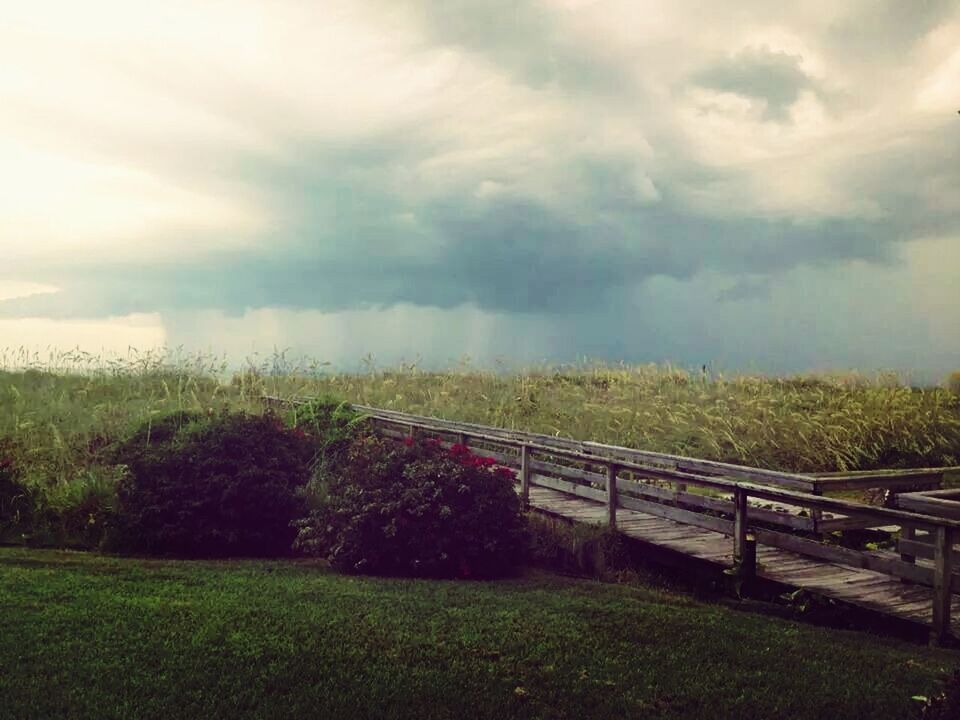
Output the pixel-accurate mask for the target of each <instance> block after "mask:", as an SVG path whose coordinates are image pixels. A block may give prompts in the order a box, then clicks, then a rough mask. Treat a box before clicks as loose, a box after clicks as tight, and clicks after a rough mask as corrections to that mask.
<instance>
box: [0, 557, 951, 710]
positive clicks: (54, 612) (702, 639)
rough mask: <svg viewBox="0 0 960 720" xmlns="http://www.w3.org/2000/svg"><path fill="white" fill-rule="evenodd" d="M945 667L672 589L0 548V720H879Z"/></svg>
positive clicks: (915, 649) (912, 651)
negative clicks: (353, 573)
mask: <svg viewBox="0 0 960 720" xmlns="http://www.w3.org/2000/svg"><path fill="white" fill-rule="evenodd" d="M955 662H956V655H955V654H954V653H951V652H946V651H936V650H929V649H927V648H925V647H921V646H917V645H912V644H906V643H903V642H900V641H896V640H892V639H884V638H879V637H875V636H872V635H868V634H864V633H851V632H847V631H839V630H831V629H826V628H819V627H813V626H809V625H803V624H799V623H795V622H790V621H784V620H779V619H773V618H768V617H764V616H761V615H757V614H751V613H743V612H738V611H735V610H731V609H727V608H724V607H721V606H717V605H710V604H705V603H700V602H695V601H692V600H690V599H688V598H685V597H682V596H676V595H673V594H671V593H668V592H663V591H654V590H650V589H646V588H640V587H630V586H624V585H602V584H597V583H594V582H590V581H583V580H572V579H568V578H561V577H556V576H548V575H541V574H532V575H528V576H525V577H522V578H515V579H510V580H504V581H496V582H489V583H471V582H445V581H418V580H391V579H377V578H366V577H349V576H342V575H335V574H331V573H329V572H327V571H325V570H323V569H322V568H319V567H317V566H315V565H313V564H310V563H304V562H289V561H281V562H266V561H252V560H251V561H231V562H229V563H227V562H210V561H193V562H185V561H156V560H150V561H144V560H132V559H114V558H107V557H102V556H96V555H85V554H80V553H71V552H60V551H36V550H33V551H30V550H23V549H11V548H7V549H0V669H2V672H0V697H2V698H3V703H0V718H16V719H17V720H31V719H33V718H37V719H39V718H51V717H71V718H77V719H78V720H82V719H84V718H97V719H98V720H101V719H103V720H106V719H109V718H129V717H137V718H143V719H144V720H147V719H149V718H162V719H163V720H173V719H175V718H197V717H203V718H254V717H257V718H267V717H337V718H347V719H349V718H370V717H377V718H398V717H417V718H459V717H471V718H497V720H506V719H507V718H534V717H541V718H611V717H647V718H661V719H665V720H666V719H679V718H691V719H694V718H703V717H710V718H718V719H722V718H742V717H753V718H791V720H804V719H806V718H815V719H817V720H819V719H820V718H825V717H842V718H869V719H870V720H884V719H886V718H890V719H894V718H895V719H897V720H903V718H909V717H914V716H916V713H917V710H918V708H917V706H918V705H919V703H918V702H917V701H915V700H912V699H911V698H912V697H913V696H935V695H936V694H937V693H938V691H939V689H940V685H939V682H938V678H939V676H940V674H941V672H943V671H945V670H946V669H947V668H952V666H953V665H954V664H955Z"/></svg>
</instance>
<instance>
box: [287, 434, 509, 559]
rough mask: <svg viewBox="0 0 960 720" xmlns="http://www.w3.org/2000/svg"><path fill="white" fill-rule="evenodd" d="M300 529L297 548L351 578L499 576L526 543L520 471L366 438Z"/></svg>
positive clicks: (433, 447)
mask: <svg viewBox="0 0 960 720" xmlns="http://www.w3.org/2000/svg"><path fill="white" fill-rule="evenodd" d="M298 525H299V527H300V532H299V535H298V538H297V543H296V545H297V547H298V548H300V549H301V550H303V551H305V552H307V553H310V554H316V555H322V556H325V557H326V558H327V559H329V560H330V562H331V564H332V565H333V566H334V567H335V568H337V569H339V570H341V571H344V572H356V573H367V574H375V575H409V576H417V577H477V578H480V577H494V576H499V575H503V574H506V573H509V572H510V571H511V570H512V569H513V568H514V567H515V566H516V565H517V564H518V562H519V561H520V560H521V559H522V556H523V551H524V547H525V531H524V523H523V517H522V515H521V512H520V500H519V498H518V496H517V494H516V492H515V491H514V487H513V473H512V471H510V470H509V469H506V468H500V467H496V466H495V465H494V464H493V463H492V461H489V460H488V459H485V458H478V457H476V456H475V455H473V454H471V453H470V452H469V450H467V449H466V448H464V447H462V446H454V448H453V449H452V450H449V451H448V450H444V449H443V448H442V447H441V446H440V445H439V443H437V442H435V441H430V440H427V441H423V442H416V443H415V442H412V441H410V442H408V443H407V444H399V443H394V442H391V441H388V440H384V439H382V438H378V437H374V436H363V437H360V438H358V439H357V440H355V441H354V442H353V443H352V444H351V445H350V448H349V450H348V451H347V453H346V457H345V458H344V461H343V462H342V464H341V465H340V467H339V468H338V471H337V473H336V475H335V476H333V477H331V478H330V486H329V493H328V495H327V497H326V499H325V502H324V503H323V504H322V505H321V506H320V507H319V508H317V509H316V510H314V511H313V512H312V513H310V515H309V516H308V517H307V518H306V519H305V520H303V521H301V522H300V523H298Z"/></svg>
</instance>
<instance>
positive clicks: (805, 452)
mask: <svg viewBox="0 0 960 720" xmlns="http://www.w3.org/2000/svg"><path fill="white" fill-rule="evenodd" d="M3 366H6V367H8V368H11V369H10V370H7V371H0V456H2V459H3V461H4V462H9V463H10V465H11V467H15V468H16V471H17V475H16V483H17V487H18V488H19V490H18V491H17V498H18V499H17V500H16V503H17V504H18V506H19V511H18V512H19V513H20V514H19V516H18V517H19V518H21V520H22V519H23V518H24V517H26V515H25V513H27V512H28V510H27V508H26V504H29V506H30V512H31V513H32V516H31V517H32V519H31V521H30V523H29V524H28V525H29V526H25V525H24V524H23V522H19V523H18V524H16V525H14V524H13V523H11V522H10V521H0V523H4V524H0V533H5V535H4V536H5V537H6V539H7V540H8V541H9V540H11V539H13V540H17V539H20V540H24V541H28V542H32V543H34V544H41V545H42V544H55V545H68V546H77V547H93V546H96V545H97V544H98V543H100V542H102V541H103V538H104V537H105V535H106V533H107V531H108V529H109V528H108V527H107V525H108V521H109V518H110V517H111V513H113V512H115V510H116V504H117V486H118V484H119V483H120V482H121V480H122V477H123V474H122V472H120V471H119V470H118V467H120V466H118V465H117V464H116V462H114V460H115V459H114V458H111V456H110V453H109V452H108V451H109V449H110V448H112V447H115V446H116V445H117V444H118V443H120V442H122V441H123V440H125V439H126V438H128V437H130V436H131V435H132V434H133V433H135V432H136V431H137V428H140V427H147V428H153V429H152V430H151V432H156V431H157V428H156V427H155V425H156V423H157V422H158V419H159V418H163V417H168V416H171V413H183V414H184V415H183V416H182V417H183V418H187V417H188V416H189V417H194V418H196V417H208V416H211V415H213V416H218V415H220V414H221V413H222V412H223V411H225V410H230V411H243V412H247V413H252V414H258V413H260V412H262V410H263V406H262V403H261V396H262V394H263V393H265V392H266V393H273V394H279V395H283V396H292V395H300V396H320V397H324V398H329V397H336V398H341V399H343V400H346V401H349V402H358V403H364V404H368V405H373V406H380V407H386V408H393V409H399V410H407V411H412V412H416V413H421V414H425V415H435V416H438V417H444V418H448V419H459V420H466V421H472V422H479V423H488V424H492V425H497V426H501V427H507V428H517V429H527V430H533V431H537V432H545V433H549V434H557V435H563V436H568V437H574V438H589V439H593V440H598V441H603V442H610V443H617V444H624V445H629V446H632V447H638V448H645V449H650V450H656V451H662V452H669V453H677V454H684V455H694V456H699V457H704V458H709V459H716V460H723V461H729V462H736V463H743V464H747V465H757V466H763V467H769V468H775V469H782V470H793V471H801V472H819V471H835V470H858V469H872V468H878V467H910V466H913V467H925V466H932V465H958V464H960V394H957V393H955V392H953V391H951V389H949V388H948V387H925V388H917V387H910V386H908V385H906V384H904V383H902V382H901V381H900V380H899V379H898V378H896V377H895V376H892V375H878V376H876V377H873V378H867V377H864V376H861V375H857V374H847V375H833V376H796V377H785V378H764V377H757V376H747V375H742V376H733V377H723V376H719V375H716V376H711V375H707V374H704V373H687V372H684V371H682V370H678V369H676V368H671V367H655V366H640V367H629V366H578V367H558V368H540V369H534V370H530V371H526V372H518V373H506V372H490V371H476V370H471V369H470V368H469V367H466V366H464V367H460V368H457V369H454V370H451V371H448V372H443V373H440V372H423V371H421V370H419V369H418V368H416V367H415V366H405V367H401V368H400V369H397V370H377V369H376V368H374V367H373V366H372V364H371V365H370V366H369V367H368V368H367V371H366V372H363V373H359V374H338V373H334V372H331V371H329V369H328V368H326V367H324V366H321V365H316V364H312V365H311V364H307V363H293V362H289V361H288V360H287V359H286V358H285V357H284V356H283V355H282V354H278V355H275V356H274V357H272V358H270V359H269V360H267V361H265V362H262V363H257V362H256V361H251V362H250V364H249V366H248V367H246V368H245V369H244V370H243V371H242V372H238V373H234V374H233V375H230V374H229V373H228V372H227V368H226V365H225V363H223V362H222V361H220V360H218V359H217V358H214V357H209V356H202V355H198V356H193V357H177V356H176V355H170V354H163V353H147V354H136V353H131V355H130V357H128V358H125V359H122V360H109V359H106V358H101V357H96V356H90V355H86V354H83V353H68V354H61V355H54V356H51V357H47V358H39V357H36V356H30V355H28V354H26V353H24V352H19V353H12V354H11V353H8V354H6V355H5V356H4V355H3V354H2V353H0V367H3ZM950 382H951V380H950V379H949V378H948V382H947V385H949V383H950ZM338 403H339V401H330V400H325V401H321V402H320V403H318V404H316V405H313V406H307V407H300V408H295V409H293V410H291V411H290V415H289V417H288V418H287V423H288V424H289V425H291V426H295V427H297V428H300V429H301V430H303V431H304V432H305V433H306V434H308V435H309V436H311V437H312V439H313V440H314V442H315V443H317V445H318V447H319V448H320V449H321V452H320V455H319V457H321V458H327V457H329V458H332V460H331V461H332V462H336V457H337V456H338V453H342V452H343V450H344V449H345V448H346V447H347V446H348V445H349V441H350V438H351V437H353V435H354V434H355V432H356V431H357V429H358V427H359V424H362V420H361V419H359V418H357V416H356V414H355V413H352V412H350V411H349V410H347V409H346V408H343V407H340V406H339V405H338ZM324 418H326V419H324ZM323 423H328V424H327V425H324V424H323ZM319 472H320V474H321V475H322V474H323V472H324V471H323V468H322V467H321V468H319ZM4 482H9V481H8V480H4ZM27 500H29V503H27V502H26V501H27ZM308 500H311V498H308ZM0 503H6V504H4V505H3V507H4V508H9V507H11V506H12V503H11V501H9V500H8V501H4V500H2V499H0ZM3 511H4V512H6V510H3Z"/></svg>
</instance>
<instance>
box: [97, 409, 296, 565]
mask: <svg viewBox="0 0 960 720" xmlns="http://www.w3.org/2000/svg"><path fill="white" fill-rule="evenodd" d="M185 420H186V421H187V422H184V421H185ZM158 428H159V429H160V431H159V432H158V431H157V429H158ZM313 452H314V446H313V443H312V442H311V441H310V439H309V438H307V437H306V436H305V434H304V433H302V432H295V431H292V430H291V429H290V428H288V427H286V426H285V425H284V423H283V422H282V421H281V420H280V418H278V417H276V416H273V415H264V416H258V415H246V414H244V413H235V414H229V413H224V414H222V415H220V416H217V417H213V418H208V419H204V420H203V421H197V419H196V418H193V417H189V418H184V417H182V416H181V417H177V418H165V419H162V420H161V421H159V422H155V423H154V424H153V430H152V431H151V432H147V431H146V430H145V429H142V430H141V431H139V432H137V433H135V434H134V436H133V437H132V438H131V439H130V440H129V441H127V443H125V444H124V445H123V446H121V447H120V448H119V450H118V452H117V460H118V461H119V462H123V463H124V464H125V465H126V466H127V469H128V474H127V475H126V476H125V477H124V479H123V480H121V481H120V484H119V486H118V488H117V495H118V501H119V508H118V531H117V532H118V537H117V539H116V542H115V544H116V545H118V546H119V547H121V548H125V549H132V550H139V551H143V552H148V553H161V554H172V555H179V556H225V555H259V556H273V555H284V554H287V553H289V552H290V549H291V544H292V542H293V539H294V536H295V534H296V533H295V530H293V528H292V527H291V523H292V522H293V520H294V519H296V518H298V517H301V516H302V515H303V513H304V503H303V496H302V492H301V490H302V488H303V486H304V485H305V484H306V482H307V480H308V478H309V463H310V460H311V458H312V456H313Z"/></svg>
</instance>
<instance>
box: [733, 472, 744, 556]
mask: <svg viewBox="0 0 960 720" xmlns="http://www.w3.org/2000/svg"><path fill="white" fill-rule="evenodd" d="M733 500H734V504H735V506H736V509H735V511H734V515H733V562H734V564H735V565H737V566H739V565H740V564H741V563H742V562H743V558H744V554H745V546H746V544H747V491H746V490H741V489H740V488H737V489H736V490H735V491H734V493H733Z"/></svg>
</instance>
